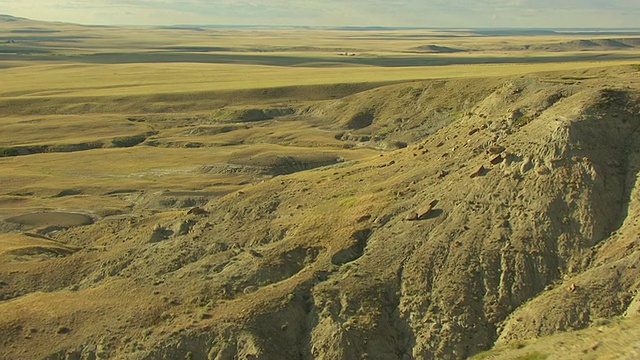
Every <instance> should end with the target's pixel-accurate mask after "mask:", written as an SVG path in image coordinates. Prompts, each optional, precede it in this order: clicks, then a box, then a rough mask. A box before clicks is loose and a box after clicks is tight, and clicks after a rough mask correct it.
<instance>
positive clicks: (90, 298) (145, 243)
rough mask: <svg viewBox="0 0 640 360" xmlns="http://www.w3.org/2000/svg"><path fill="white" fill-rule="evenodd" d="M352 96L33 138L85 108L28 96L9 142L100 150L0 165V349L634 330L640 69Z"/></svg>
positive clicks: (399, 346)
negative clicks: (37, 127)
mask: <svg viewBox="0 0 640 360" xmlns="http://www.w3.org/2000/svg"><path fill="white" fill-rule="evenodd" d="M309 89H312V88H309ZM319 89H322V88H321V87H320V88H319ZM349 89H350V90H348V91H347V90H344V89H343V90H342V91H343V92H341V93H339V94H338V93H335V92H334V93H332V92H330V91H329V92H328V93H326V94H333V95H332V96H324V97H321V98H317V99H309V98H307V100H305V101H284V100H283V101H280V102H279V103H277V104H274V103H273V102H272V101H270V100H268V99H265V100H264V101H259V100H256V99H257V98H256V97H253V98H252V103H251V104H250V105H251V106H249V105H248V104H239V105H236V106H235V107H234V106H233V105H229V104H227V105H226V106H225V107H223V108H222V109H220V108H216V109H214V110H212V111H210V112H206V113H204V112H203V113H200V114H195V113H191V114H186V113H180V112H175V113H171V112H170V111H166V112H155V113H154V114H146V115H142V114H138V115H130V116H129V117H128V119H122V118H121V117H120V116H119V115H117V114H115V113H109V112H103V111H102V110H95V111H96V113H95V116H96V117H98V116H99V117H100V118H101V119H104V120H107V119H110V121H104V124H103V125H101V127H97V128H91V127H90V126H89V125H83V126H86V129H87V130H83V131H79V130H78V131H77V132H73V131H69V132H68V135H67V136H66V137H64V136H63V137H61V138H59V139H56V138H55V136H54V135H55V134H56V132H55V130H51V136H49V137H48V139H44V140H43V139H40V140H38V141H36V140H37V139H35V138H34V137H33V133H32V132H30V130H29V129H30V128H29V126H31V125H30V124H46V123H47V122H49V121H59V122H60V124H63V125H65V124H66V125H65V126H68V129H73V127H72V126H70V124H73V122H72V120H73V119H76V118H75V117H74V116H76V115H75V113H73V112H71V113H69V112H68V111H67V110H68V109H69V108H68V107H67V106H70V105H68V104H62V103H56V101H55V98H53V99H52V100H51V102H47V101H45V100H43V99H42V98H37V97H34V98H31V99H30V98H29V97H26V98H23V100H21V101H23V102H24V103H28V102H29V101H32V102H33V104H34V105H35V106H36V108H35V109H36V110H34V113H33V114H31V115H23V116H29V119H25V118H23V117H20V118H19V119H20V120H19V121H18V120H15V121H14V122H11V125H6V124H5V126H11V127H10V128H5V130H6V129H13V130H12V131H15V134H16V138H14V140H12V141H7V140H3V141H4V143H3V145H2V146H3V147H4V148H21V147H25V146H36V145H42V144H43V142H45V143H46V144H47V145H48V146H49V147H48V148H47V149H50V147H51V146H61V145H64V144H66V145H68V144H70V143H72V144H78V143H90V142H91V141H94V142H99V146H96V147H95V148H91V149H85V148H65V149H63V150H65V151H49V150H47V151H43V152H42V153H34V154H30V155H29V154H7V156H6V157H2V158H0V166H1V167H2V168H3V169H10V170H11V172H10V173H9V172H3V173H2V174H1V175H0V180H1V181H2V182H3V184H5V185H4V189H3V191H2V194H1V195H0V204H2V209H3V210H2V213H1V218H2V222H1V223H0V230H1V232H2V234H0V258H2V261H0V299H2V301H0V333H1V334H3V336H2V337H1V338H0V357H1V358H3V359H25V358H48V359H65V358H81V359H91V358H117V359H157V358H191V359H207V358H208V359H233V358H239V359H251V358H261V359H282V358H287V359H289V358H291V359H311V358H324V359H353V358H368V359H408V358H427V359H428V358H443V359H461V358H466V357H469V356H472V355H476V354H480V353H482V352H483V351H485V350H490V349H491V348H493V347H494V345H495V346H496V348H495V352H494V353H491V352H489V353H482V354H480V355H478V356H479V357H484V358H491V357H492V356H504V358H515V357H516V356H524V355H527V354H534V352H535V354H538V355H540V356H547V355H550V356H554V354H555V356H556V357H557V356H559V355H558V354H557V353H554V351H555V350H553V349H552V347H553V346H552V345H548V344H552V343H553V341H554V340H553V338H546V337H545V336H562V334H563V333H564V332H566V331H573V330H578V329H586V330H585V331H589V329H596V328H597V327H598V326H605V325H606V329H604V328H603V331H605V332H607V334H609V333H611V334H614V335H612V336H615V334H616V331H620V327H619V326H627V325H625V324H635V323H636V322H637V318H636V316H637V312H638V301H640V300H639V299H638V281H637V279H638V276H639V275H640V269H639V268H638V260H639V257H640V251H639V249H640V244H639V243H638V236H637V234H638V233H639V231H640V228H639V226H640V225H639V224H638V221H637V218H638V212H640V202H639V200H638V199H639V198H638V193H637V192H638V187H637V186H636V179H637V176H638V171H639V170H640V157H639V155H638V154H640V142H639V141H640V138H639V134H640V132H639V130H640V117H639V115H640V69H639V68H638V67H637V66H624V67H610V68H594V69H587V70H579V71H565V72H560V73H558V72H546V73H533V74H528V75H519V76H513V77H487V78H467V79H437V80H425V81H417V82H404V83H392V84H377V85H375V86H373V87H366V86H363V87H357V86H354V87H350V88H349ZM273 91H274V92H275V93H278V91H276V90H273ZM309 91H311V90H309ZM323 91H326V88H325V90H323ZM332 91H337V90H335V89H334V90H332ZM11 101H14V100H11V99H9V100H6V101H5V102H4V103H3V104H4V105H3V107H2V109H3V110H2V111H4V113H5V114H8V113H9V112H10V110H11V109H12V107H11V106H12V105H11ZM78 101H79V102H80V103H82V102H84V100H82V99H80V100H78ZM283 102H284V103H283ZM24 103H23V105H21V106H20V107H19V108H21V109H22V108H23V106H24ZM47 104H48V107H47V106H45V105H47ZM14 106H15V105H14ZM114 106H116V108H117V109H124V110H122V111H123V112H126V111H129V108H127V107H126V106H121V104H116V105H114ZM117 106H121V107H120V108H118V107H117ZM88 109H92V108H91V107H88ZM90 113H91V112H89V114H90ZM47 114H57V115H47ZM49 116H50V117H49ZM38 118H42V119H46V122H42V120H41V122H40V123H38ZM11 119H13V117H11V115H5V122H7V123H8V122H10V121H9V120H11ZM11 121H13V120H11ZM23 121H31V122H23ZM73 121H77V122H78V124H82V123H81V122H79V121H80V120H79V119H76V120H73ZM124 124H127V125H124ZM116 125H117V126H116ZM110 126H114V128H117V129H118V130H117V131H120V132H122V131H123V130H122V129H126V132H125V133H122V134H119V135H118V136H114V135H113V134H114V131H115V130H113V129H111V128H110ZM89 129H91V130H89ZM110 134H111V135H110ZM140 134H144V136H143V137H140V138H135V136H137V135H140ZM132 137H133V138H132ZM70 138H71V139H70ZM625 319H627V320H625ZM605 320H606V321H605ZM631 326H632V327H633V326H635V325H631ZM634 329H635V328H634ZM594 331H595V330H594ZM569 334H573V333H569ZM567 336H569V335H567ZM576 336H577V335H576ZM539 337H545V338H543V339H542V340H540V342H536V339H537V338H539ZM545 339H546V340H545ZM549 339H552V340H549ZM545 341H546V342H545ZM603 341H604V340H603ZM629 341H631V340H629ZM572 344H574V345H575V343H572ZM625 346H626V347H620V349H622V350H625V349H626V351H631V350H630V349H631V345H629V343H625ZM505 349H506V350H505ZM530 349H532V350H530ZM571 349H573V350H575V351H583V350H586V351H587V352H589V353H590V354H591V355H593V356H597V355H598V354H599V352H604V351H607V354H614V355H616V353H615V349H613V350H612V349H611V348H607V347H606V346H593V343H589V344H588V345H585V346H583V347H580V346H578V345H575V346H574V347H572V348H571ZM511 350H513V351H514V353H510V352H509V351H511ZM527 351H529V353H527ZM509 354H512V355H509ZM591 355H590V356H591ZM617 355H619V356H622V354H617Z"/></svg>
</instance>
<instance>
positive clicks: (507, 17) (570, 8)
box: [0, 0, 640, 27]
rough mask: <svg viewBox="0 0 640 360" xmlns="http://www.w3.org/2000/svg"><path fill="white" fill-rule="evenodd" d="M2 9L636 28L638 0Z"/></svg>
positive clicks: (172, 1) (37, 13) (134, 18)
mask: <svg viewBox="0 0 640 360" xmlns="http://www.w3.org/2000/svg"><path fill="white" fill-rule="evenodd" d="M0 13H5V14H10V15H15V16H24V17H29V18H33V19H41V20H58V21H71V22H79V23H93V24H144V25H150V24H257V25H260V24H264V25H278V24H281V25H330V26H331V25H389V26H434V27H436V26H442V27H484V26H491V27H494V26H505V27H625V26H626V27H635V26H638V23H637V19H638V16H640V4H639V3H638V1H637V0H612V1H604V0H564V1H557V0H474V1H472V0H458V1H453V0H452V1H445V0H431V1H425V0H408V1H397V0H390V1H382V0H352V1H348V2H346V1H341V0H322V1H321V0H307V1H304V2H301V1H298V0H296V1H294V0H84V1H81V0H2V1H1V2H0Z"/></svg>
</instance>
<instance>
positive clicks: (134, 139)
mask: <svg viewBox="0 0 640 360" xmlns="http://www.w3.org/2000/svg"><path fill="white" fill-rule="evenodd" d="M146 139H147V136H146V135H133V136H122V137H117V138H114V139H113V140H111V144H113V146H115V147H132V146H136V145H138V144H140V143H142V142H143V141H145V140H146Z"/></svg>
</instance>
